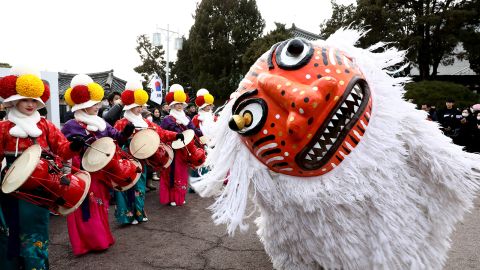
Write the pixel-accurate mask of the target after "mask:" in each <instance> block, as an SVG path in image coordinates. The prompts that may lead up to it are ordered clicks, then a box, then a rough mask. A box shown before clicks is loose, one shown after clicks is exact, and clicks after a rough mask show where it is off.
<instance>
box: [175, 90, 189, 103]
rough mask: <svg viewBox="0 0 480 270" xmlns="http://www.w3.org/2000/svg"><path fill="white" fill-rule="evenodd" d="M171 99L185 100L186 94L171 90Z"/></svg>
mask: <svg viewBox="0 0 480 270" xmlns="http://www.w3.org/2000/svg"><path fill="white" fill-rule="evenodd" d="M173 99H174V100H175V101H176V102H185V101H186V100H187V95H186V94H185V92H183V91H175V92H173Z"/></svg>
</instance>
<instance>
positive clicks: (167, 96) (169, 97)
mask: <svg viewBox="0 0 480 270" xmlns="http://www.w3.org/2000/svg"><path fill="white" fill-rule="evenodd" d="M173 100H174V97H173V92H168V94H167V95H166V96H165V101H166V102H167V104H170V103H172V102H173Z"/></svg>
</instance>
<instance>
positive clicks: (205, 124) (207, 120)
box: [198, 110, 215, 137]
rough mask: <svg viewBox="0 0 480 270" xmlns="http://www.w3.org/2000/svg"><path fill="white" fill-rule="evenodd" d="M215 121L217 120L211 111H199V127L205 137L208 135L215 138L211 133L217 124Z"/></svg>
mask: <svg viewBox="0 0 480 270" xmlns="http://www.w3.org/2000/svg"><path fill="white" fill-rule="evenodd" d="M214 119H215V118H214V117H213V113H212V112H211V111H209V112H206V111H204V110H199V111H198V120H200V122H199V126H200V130H201V131H202V133H203V135H207V136H209V137H211V136H213V134H211V132H212V130H213V125H214V122H215V120H214Z"/></svg>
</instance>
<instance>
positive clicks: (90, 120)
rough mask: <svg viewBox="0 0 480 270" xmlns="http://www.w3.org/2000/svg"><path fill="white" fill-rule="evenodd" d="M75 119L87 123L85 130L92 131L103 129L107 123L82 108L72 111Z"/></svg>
mask: <svg viewBox="0 0 480 270" xmlns="http://www.w3.org/2000/svg"><path fill="white" fill-rule="evenodd" d="M74 117H75V120H77V121H79V122H83V123H85V124H87V130H88V131H92V132H97V131H100V132H102V131H104V130H105V128H107V123H106V122H105V120H103V118H101V117H99V116H98V115H90V114H88V113H86V112H85V111H84V110H78V111H75V113H74Z"/></svg>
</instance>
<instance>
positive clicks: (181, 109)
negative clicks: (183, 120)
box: [173, 103, 183, 111]
mask: <svg viewBox="0 0 480 270" xmlns="http://www.w3.org/2000/svg"><path fill="white" fill-rule="evenodd" d="M173 109H174V110H177V111H183V104H182V103H177V104H174V105H173Z"/></svg>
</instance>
